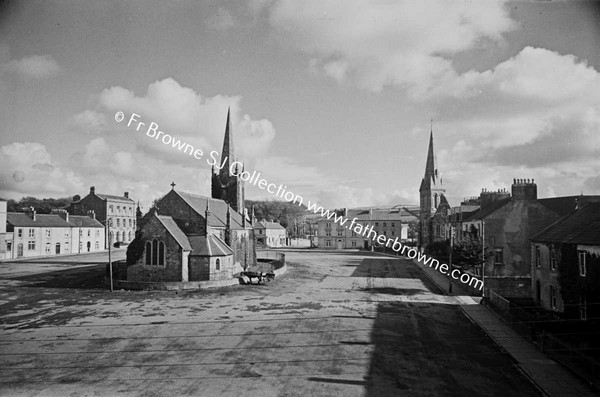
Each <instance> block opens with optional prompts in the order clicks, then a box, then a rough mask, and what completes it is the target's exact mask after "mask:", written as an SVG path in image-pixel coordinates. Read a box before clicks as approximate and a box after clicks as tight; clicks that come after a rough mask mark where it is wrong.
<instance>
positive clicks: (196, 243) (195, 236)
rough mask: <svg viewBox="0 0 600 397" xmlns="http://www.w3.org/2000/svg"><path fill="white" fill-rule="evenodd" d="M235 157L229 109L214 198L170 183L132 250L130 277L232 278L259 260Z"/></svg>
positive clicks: (214, 178)
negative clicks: (233, 168) (233, 171)
mask: <svg viewBox="0 0 600 397" xmlns="http://www.w3.org/2000/svg"><path fill="white" fill-rule="evenodd" d="M233 161H235V154H234V150H233V135H232V129H231V122H230V115H229V111H228V113H227V123H226V127H225V140H224V143H223V151H222V152H221V163H220V164H225V165H224V166H223V167H222V168H221V169H220V171H219V173H218V174H215V172H214V168H213V171H212V198H210V197H204V196H199V195H195V194H191V193H186V192H182V191H179V190H176V189H175V183H172V184H171V191H169V192H168V193H167V194H166V195H165V196H164V197H162V198H161V199H160V200H158V202H157V203H156V204H155V206H154V207H153V208H152V209H151V210H150V211H149V213H148V214H146V215H145V216H144V217H143V218H142V220H141V222H140V226H139V229H138V232H137V236H136V239H135V241H134V242H132V244H131V247H130V249H129V250H128V255H127V256H128V258H127V263H128V267H127V280H128V281H138V282H150V281H156V282H167V281H181V282H187V281H210V280H225V279H231V278H233V277H234V275H236V274H237V273H239V272H240V271H243V270H246V269H247V268H248V267H250V266H253V265H255V264H256V250H255V244H254V231H253V228H252V223H253V219H250V218H249V217H248V214H247V211H246V210H245V208H244V186H243V181H242V180H241V179H240V178H239V176H237V175H232V174H231V173H230V172H229V171H230V170H229V164H230V162H231V163H233Z"/></svg>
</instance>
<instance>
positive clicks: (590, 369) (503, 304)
mask: <svg viewBox="0 0 600 397" xmlns="http://www.w3.org/2000/svg"><path fill="white" fill-rule="evenodd" d="M486 295H487V297H488V300H487V302H488V303H489V304H490V308H491V309H493V310H494V311H495V312H496V313H498V314H499V316H500V318H501V319H502V320H503V321H504V322H505V323H507V324H508V325H510V327H511V328H512V329H513V330H514V331H515V332H517V333H518V334H519V335H521V336H522V337H523V338H525V339H527V340H529V341H530V342H532V343H533V344H534V345H535V346H536V347H537V348H538V349H539V350H541V351H542V352H543V353H545V354H546V355H548V356H549V357H551V358H553V359H554V360H555V361H557V362H558V363H560V364H562V365H563V366H565V367H566V368H568V369H569V370H571V371H572V372H574V373H576V374H578V375H579V376H580V377H581V378H582V379H585V380H586V381H587V382H589V383H590V385H591V386H592V387H594V388H598V387H600V363H598V362H597V361H596V360H594V359H593V358H591V357H588V356H586V355H584V354H582V353H581V351H580V349H578V348H576V347H573V346H571V345H569V344H568V343H566V342H564V341H562V340H560V339H558V338H557V337H556V336H554V335H552V334H551V333H548V332H546V331H543V330H540V329H539V327H538V326H536V324H538V323H539V321H538V319H537V317H536V316H535V315H533V314H532V313H530V312H528V311H526V310H524V309H522V308H520V307H519V306H517V305H515V304H512V303H511V302H510V301H509V300H507V299H505V298H504V297H502V296H501V295H499V294H497V293H496V292H494V291H493V290H491V289H486Z"/></svg>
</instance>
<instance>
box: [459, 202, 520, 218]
mask: <svg viewBox="0 0 600 397" xmlns="http://www.w3.org/2000/svg"><path fill="white" fill-rule="evenodd" d="M510 200H511V198H510V197H506V198H503V199H500V200H498V201H494V202H493V203H491V204H490V205H488V206H486V207H484V208H480V209H479V210H478V211H475V212H473V213H469V214H468V215H466V216H465V213H463V222H468V221H473V220H479V219H483V218H485V217H486V216H488V215H490V214H492V213H493V212H496V211H497V210H498V209H500V208H502V207H504V205H506V204H508V203H510Z"/></svg>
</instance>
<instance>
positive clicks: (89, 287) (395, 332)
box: [0, 251, 539, 397]
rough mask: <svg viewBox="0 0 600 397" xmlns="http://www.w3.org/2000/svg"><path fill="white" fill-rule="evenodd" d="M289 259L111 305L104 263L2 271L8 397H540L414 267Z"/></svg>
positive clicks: (1, 372)
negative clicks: (227, 279)
mask: <svg viewBox="0 0 600 397" xmlns="http://www.w3.org/2000/svg"><path fill="white" fill-rule="evenodd" d="M286 259H287V263H288V269H289V270H288V272H287V273H286V274H285V275H283V276H281V277H278V278H277V279H276V280H275V281H274V282H271V283H269V284H267V285H246V286H241V285H240V286H233V287H227V288H222V289H218V290H205V291H195V292H179V293H176V292H157V291H154V292H150V291H137V292H133V291H131V292H130V291H116V292H114V293H112V294H111V293H110V292H108V291H106V290H104V289H102V288H100V284H99V281H100V280H101V276H102V275H103V272H104V265H103V259H102V257H99V258H94V257H86V258H84V257H71V258H70V259H69V260H68V261H62V260H61V261H59V262H60V263H54V264H52V263H45V262H43V261H42V263H40V262H36V261H29V262H33V263H13V264H7V263H0V314H1V331H0V332H1V336H2V338H1V341H0V395H3V396H12V395H26V396H32V395H41V396H67V395H68V396H113V395H134V396H165V395H169V396H177V395H202V396H220V395H227V396H242V395H249V396H362V395H365V396H396V395H402V396H405V395H406V396H436V395H439V396H465V395H486V396H502V397H504V396H506V395H520V396H533V395H539V393H538V392H537V390H536V389H535V388H534V387H533V386H532V385H531V384H530V382H529V381H528V380H527V379H526V378H524V377H523V375H522V374H521V373H520V372H519V370H518V369H517V368H516V366H515V365H514V363H513V361H512V360H511V358H510V357H508V356H507V355H505V354H504V353H503V352H501V351H500V350H499V349H498V347H497V346H496V345H495V344H494V343H493V342H492V341H491V340H490V339H489V338H488V337H487V336H486V335H485V334H484V333H483V332H482V331H481V330H480V329H479V328H478V327H477V326H475V325H473V324H472V323H471V322H470V321H469V320H468V319H467V318H466V317H465V316H464V315H463V314H462V312H461V310H460V309H459V307H458V305H459V304H462V303H465V302H468V301H469V299H468V298H466V299H465V298H461V297H448V296H443V295H441V294H439V291H438V290H437V289H436V287H435V286H433V285H432V284H431V283H430V282H429V281H428V279H427V278H425V277H424V276H423V274H422V272H421V270H420V269H419V268H418V266H416V265H415V264H413V263H411V262H410V261H408V260H403V259H398V258H391V257H384V256H379V255H376V254H371V253H362V252H348V251H346V252H315V251H310V252H309V251H297V252H286ZM53 261H55V260H53ZM36 269H37V270H36Z"/></svg>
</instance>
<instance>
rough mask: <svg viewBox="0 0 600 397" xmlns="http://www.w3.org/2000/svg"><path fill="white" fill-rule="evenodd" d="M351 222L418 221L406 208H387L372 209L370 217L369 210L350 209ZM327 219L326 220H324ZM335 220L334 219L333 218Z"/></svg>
mask: <svg viewBox="0 0 600 397" xmlns="http://www.w3.org/2000/svg"><path fill="white" fill-rule="evenodd" d="M346 217H347V218H348V219H349V220H352V219H354V218H355V217H356V218H358V221H373V222H374V221H394V222H404V223H407V222H411V221H414V220H418V217H416V216H415V215H414V214H412V213H411V212H409V211H407V210H406V209H404V208H385V209H372V210H371V214H370V215H369V210H367V209H349V210H348V213H347V216H346ZM322 219H325V218H322ZM331 219H333V217H332V218H331Z"/></svg>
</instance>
